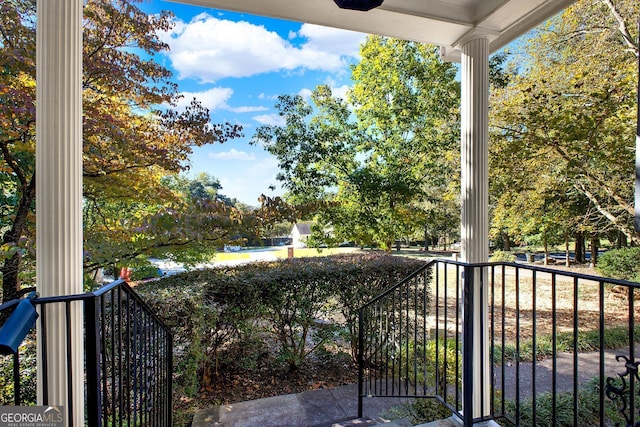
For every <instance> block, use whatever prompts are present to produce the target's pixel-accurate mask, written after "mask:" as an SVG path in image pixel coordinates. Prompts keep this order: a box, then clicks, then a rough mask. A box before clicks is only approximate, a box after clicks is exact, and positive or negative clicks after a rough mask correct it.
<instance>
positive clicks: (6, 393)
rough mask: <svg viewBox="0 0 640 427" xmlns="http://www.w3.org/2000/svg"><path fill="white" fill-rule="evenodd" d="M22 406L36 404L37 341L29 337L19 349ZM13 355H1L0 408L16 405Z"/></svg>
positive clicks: (33, 337)
mask: <svg viewBox="0 0 640 427" xmlns="http://www.w3.org/2000/svg"><path fill="white" fill-rule="evenodd" d="M18 350H19V361H20V362H19V363H20V398H21V402H20V404H21V405H35V404H36V339H35V333H33V332H32V333H30V334H29V335H27V337H26V339H25V340H24V341H23V342H22V344H21V345H20V347H19V349H18ZM13 360H14V359H13V355H7V356H5V355H0V406H13V405H14V404H15V390H14V384H13Z"/></svg>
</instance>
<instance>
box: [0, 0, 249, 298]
mask: <svg viewBox="0 0 640 427" xmlns="http://www.w3.org/2000/svg"><path fill="white" fill-rule="evenodd" d="M135 3H137V0H131V1H128V0H116V1H110V0H89V1H88V2H86V4H85V6H84V34H83V48H84V60H83V108H84V125H83V131H84V141H83V177H84V196H85V201H86V203H85V206H86V209H87V210H88V212H89V213H88V214H87V213H85V218H86V217H88V216H90V217H91V221H89V222H88V223H87V225H86V227H85V244H86V245H87V246H88V248H89V250H88V251H87V256H88V257H89V263H91V262H95V261H93V260H91V259H90V257H91V255H92V254H95V253H97V251H94V250H92V245H94V244H95V245H100V244H101V243H104V242H111V243H114V244H115V245H116V246H117V244H116V243H115V242H119V243H120V245H124V246H126V245H128V246H132V245H133V246H135V245H137V242H140V241H143V240H141V239H139V238H138V235H137V234H136V233H135V232H133V231H132V230H135V229H140V227H142V228H144V227H145V226H148V224H152V223H154V222H153V221H152V218H154V215H161V214H162V212H163V211H162V209H160V210H159V209H158V207H159V206H162V207H163V208H166V209H170V208H171V207H172V206H173V207H175V206H178V204H177V202H176V200H175V197H174V196H175V194H172V193H171V192H170V191H169V190H168V189H167V188H166V187H165V186H163V185H162V184H161V178H162V176H165V175H167V174H171V173H177V172H179V171H181V170H183V169H184V168H185V164H186V163H185V160H187V159H188V156H189V155H190V154H191V150H192V147H193V146H194V145H203V144H209V143H213V142H224V141H225V140H227V139H229V138H231V137H234V136H236V135H238V134H239V132H240V128H239V127H238V126H232V125H229V124H223V125H215V124H214V125H211V123H210V122H209V113H208V111H207V109H206V108H204V107H203V106H202V105H201V104H200V103H198V102H197V101H196V100H195V99H194V100H193V101H192V102H191V104H190V105H189V106H188V107H187V108H186V109H184V110H181V111H178V110H176V109H175V108H174V107H175V106H176V105H177V101H178V99H179V97H180V95H179V93H178V91H177V87H176V86H175V84H173V83H171V81H170V78H171V72H170V71H169V70H167V69H166V68H164V67H163V66H162V65H160V64H159V63H157V62H155V61H154V58H153V56H154V54H155V53H157V52H160V51H163V50H166V49H167V48H168V46H167V45H166V44H164V43H162V42H161V41H160V40H159V38H158V36H157V33H158V31H160V30H166V29H168V28H169V27H170V26H171V25H172V24H171V15H170V14H169V13H165V12H163V13H160V14H158V15H154V16H148V15H146V14H145V13H143V12H142V11H141V10H139V9H138V8H137V7H136V6H135ZM0 12H1V13H0V50H1V52H2V53H1V54H0V108H1V109H2V111H1V112H0V150H1V153H2V163H1V166H0V175H1V177H0V180H1V181H2V182H3V184H5V183H6V186H5V185H3V196H2V197H3V199H2V201H3V212H2V213H3V217H2V230H1V231H2V236H3V237H2V238H3V242H2V244H3V246H2V255H3V256H2V261H3V266H2V276H3V299H4V300H7V299H11V298H14V297H15V296H17V295H19V293H20V291H19V287H20V280H19V273H20V272H21V267H22V264H21V263H22V261H23V260H24V256H26V255H28V254H29V253H28V251H27V249H28V248H29V247H30V245H31V244H32V243H33V240H34V233H33V230H34V224H33V219H34V218H33V212H34V209H35V206H34V203H35V191H36V189H35V167H34V163H35V160H34V157H35V156H34V152H35V138H34V130H35V65H34V61H35V3H34V2H32V1H29V0H11V1H5V2H3V3H2V4H1V5H0ZM141 112H144V114H141ZM182 206H184V205H182ZM205 208H206V206H204V205H203V206H199V207H198V208H197V209H196V213H197V212H198V209H205ZM212 209H213V210H212V213H218V214H220V213H221V211H219V210H217V209H215V208H212ZM124 212H126V214H123V213H124ZM127 216H129V217H128V218H127ZM121 219H122V221H120V220H121ZM161 223H162V224H164V225H165V226H167V227H171V230H165V231H167V233H169V234H171V233H174V234H175V232H176V227H177V223H175V222H170V221H164V222H162V221H156V222H155V224H161ZM147 228H148V227H147ZM178 228H179V227H178ZM182 229H183V230H184V231H190V230H189V229H188V228H184V227H183V228H182ZM114 249H115V246H114ZM137 249H138V250H139V249H140V247H139V246H138V248H137ZM136 251H137V250H136V249H134V250H131V248H129V250H127V249H126V248H120V250H119V252H120V253H127V252H130V253H133V252H136Z"/></svg>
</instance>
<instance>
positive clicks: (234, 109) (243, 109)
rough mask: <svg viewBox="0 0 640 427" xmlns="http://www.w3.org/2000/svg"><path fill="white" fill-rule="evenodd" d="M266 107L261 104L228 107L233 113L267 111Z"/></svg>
mask: <svg viewBox="0 0 640 427" xmlns="http://www.w3.org/2000/svg"><path fill="white" fill-rule="evenodd" d="M268 110H269V109H268V108H267V107H262V106H246V107H230V108H229V111H232V112H234V113H255V112H258V111H268Z"/></svg>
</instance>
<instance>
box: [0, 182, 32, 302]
mask: <svg viewBox="0 0 640 427" xmlns="http://www.w3.org/2000/svg"><path fill="white" fill-rule="evenodd" d="M21 182H23V183H26V181H21ZM35 198H36V175H35V173H34V174H33V175H32V176H31V181H29V182H28V184H26V185H24V186H22V193H21V195H20V202H19V203H18V206H17V207H16V214H15V217H14V219H13V224H12V225H11V228H10V229H9V230H7V232H6V233H5V234H4V235H3V236H2V243H5V244H6V243H11V244H15V245H17V244H18V242H19V241H20V238H21V237H22V236H23V234H24V230H25V227H26V223H27V217H28V215H29V211H30V210H31V207H32V206H33V203H34V201H35ZM20 261H21V255H20V254H17V253H16V254H15V255H13V256H12V257H11V258H9V259H6V260H5V261H4V264H3V265H2V301H0V302H7V301H10V300H12V299H14V298H17V297H18V296H19V292H18V290H19V286H20V283H19V281H18V273H19V272H20Z"/></svg>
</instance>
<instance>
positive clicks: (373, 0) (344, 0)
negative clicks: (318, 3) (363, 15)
mask: <svg viewBox="0 0 640 427" xmlns="http://www.w3.org/2000/svg"><path fill="white" fill-rule="evenodd" d="M333 1H335V2H336V4H337V5H338V7H339V8H341V9H351V10H361V11H363V12H366V11H368V10H371V9H373V8H376V7H378V6H380V5H381V4H382V2H383V1H384V0H333Z"/></svg>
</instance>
